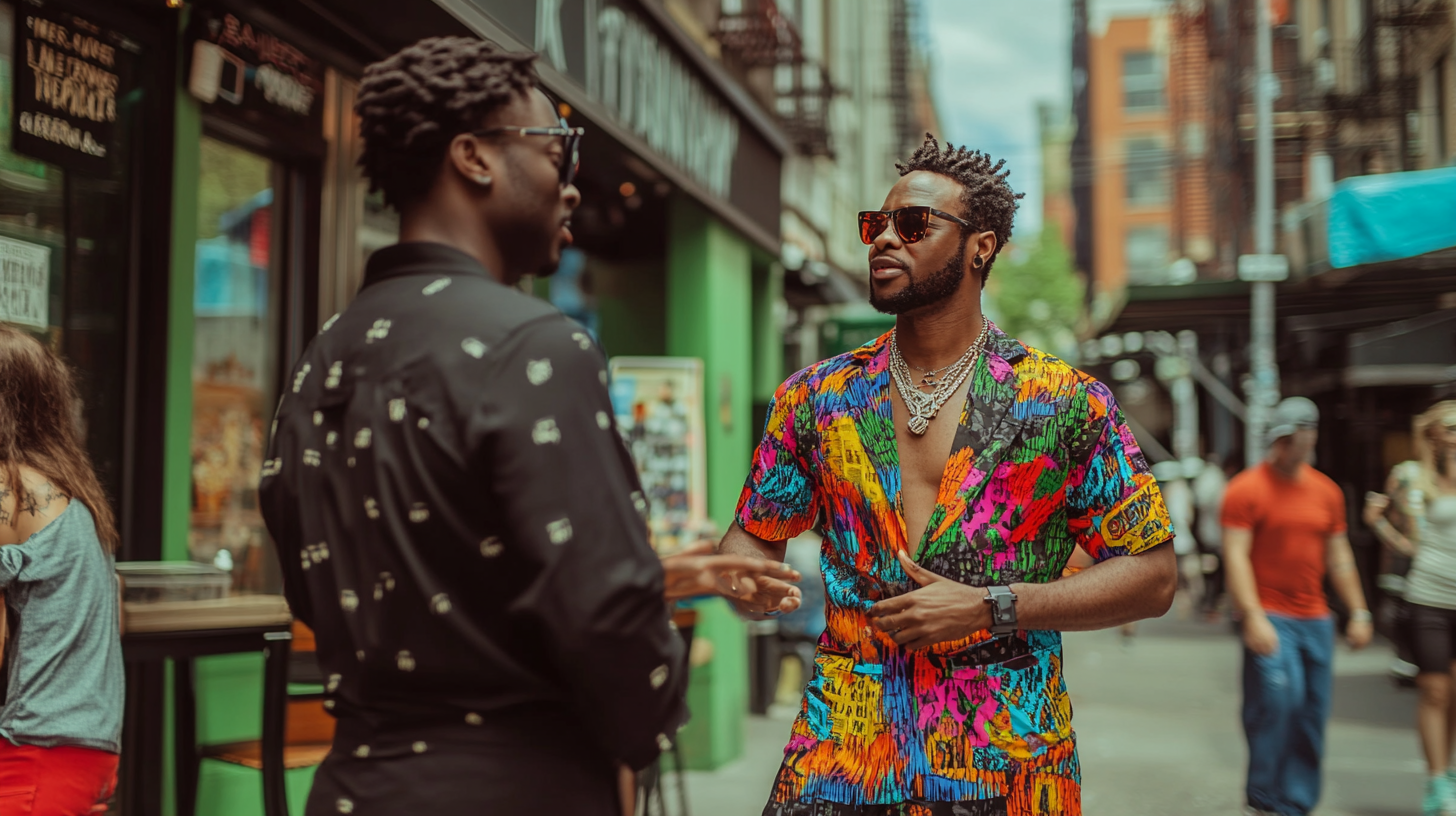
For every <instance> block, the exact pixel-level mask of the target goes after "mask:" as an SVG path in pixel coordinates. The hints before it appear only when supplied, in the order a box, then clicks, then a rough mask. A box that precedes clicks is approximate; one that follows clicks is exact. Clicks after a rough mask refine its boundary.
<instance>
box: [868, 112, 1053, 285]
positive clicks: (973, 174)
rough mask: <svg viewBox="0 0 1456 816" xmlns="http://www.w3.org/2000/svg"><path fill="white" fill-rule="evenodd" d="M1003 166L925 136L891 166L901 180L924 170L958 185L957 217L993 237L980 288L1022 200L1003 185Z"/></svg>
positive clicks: (1007, 238) (975, 152) (1006, 172)
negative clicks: (907, 155)
mask: <svg viewBox="0 0 1456 816" xmlns="http://www.w3.org/2000/svg"><path fill="white" fill-rule="evenodd" d="M1005 166H1006V160H1005V159H1001V160H1000V161H998V162H996V163H995V164H992V163H991V157H990V156H988V155H986V154H985V153H982V152H981V151H979V150H969V149H967V148H965V147H956V146H955V145H953V144H951V143H950V142H946V144H945V147H944V148H941V146H940V142H938V141H936V140H935V137H934V136H932V135H930V134H929V133H927V134H925V142H924V143H923V144H921V145H920V148H919V149H918V150H916V151H915V152H914V153H913V154H912V155H911V156H910V158H909V159H908V160H907V161H905V162H903V163H897V164H896V165H895V168H896V169H897V170H899V171H900V175H902V176H904V175H908V174H910V173H913V172H915V171H916V170H924V171H925V172H927V173H937V174H939V175H942V176H947V177H949V178H952V179H955V180H956V181H958V182H960V184H961V188H962V190H963V191H962V193H961V204H963V205H964V206H965V210H966V211H965V212H964V213H961V217H963V218H965V219H966V220H967V221H970V222H971V223H972V224H974V225H975V228H976V229H978V230H982V231H985V230H990V231H991V232H994V233H996V250H995V251H994V252H992V253H991V257H989V258H987V259H986V265H985V266H983V267H982V268H981V285H982V286H985V285H986V278H988V277H990V275H991V264H993V263H995V261H996V256H997V255H1000V254H1001V248H1002V247H1004V246H1006V243H1007V242H1008V241H1010V240H1011V222H1012V219H1014V218H1015V217H1016V209H1017V207H1018V206H1019V205H1018V204H1017V203H1016V202H1017V201H1019V200H1020V199H1022V198H1025V197H1026V194H1025V193H1018V192H1016V191H1015V190H1012V189H1011V185H1010V184H1008V183H1007V182H1006V177H1007V176H1009V175H1011V171H1010V170H1002V169H1001V168H1003V167H1005Z"/></svg>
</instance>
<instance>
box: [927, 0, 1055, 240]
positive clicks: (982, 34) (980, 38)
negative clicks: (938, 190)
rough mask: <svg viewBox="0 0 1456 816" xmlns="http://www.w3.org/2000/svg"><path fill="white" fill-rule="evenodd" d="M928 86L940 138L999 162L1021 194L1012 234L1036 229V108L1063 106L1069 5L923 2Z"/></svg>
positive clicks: (1050, 1) (1046, 0) (1035, 0)
mask: <svg viewBox="0 0 1456 816" xmlns="http://www.w3.org/2000/svg"><path fill="white" fill-rule="evenodd" d="M924 13H925V14H926V23H927V25H926V28H927V30H928V31H929V35H930V47H931V60H932V62H931V64H932V66H933V68H932V76H931V81H932V87H931V91H932V93H933V94H934V96H935V102H936V108H937V112H938V114H939V116H940V121H941V127H942V128H943V129H944V130H945V134H944V135H945V138H946V139H949V140H950V141H953V142H955V143H956V144H966V145H968V146H970V147H973V148H976V149H979V150H984V151H986V152H987V153H990V154H991V156H992V157H993V158H997V159H1005V160H1006V164H1007V167H1009V168H1010V170H1011V184H1012V186H1013V187H1014V188H1016V190H1017V191H1018V192H1024V193H1026V199H1025V200H1024V201H1022V206H1021V211H1020V213H1019V214H1018V216H1017V227H1018V228H1019V231H1020V233H1021V235H1022V236H1026V235H1028V234H1029V233H1032V232H1036V231H1037V230H1039V229H1040V227H1041V147H1040V137H1039V135H1038V132H1037V118H1036V105H1037V103H1038V102H1041V101H1052V102H1055V103H1057V104H1060V105H1064V106H1066V105H1070V104H1071V101H1070V100H1071V78H1070V77H1071V67H1070V64H1071V32H1072V24H1071V0H1019V1H1018V2H1016V3H1007V2H1000V1H999V0H926V2H925V5H924Z"/></svg>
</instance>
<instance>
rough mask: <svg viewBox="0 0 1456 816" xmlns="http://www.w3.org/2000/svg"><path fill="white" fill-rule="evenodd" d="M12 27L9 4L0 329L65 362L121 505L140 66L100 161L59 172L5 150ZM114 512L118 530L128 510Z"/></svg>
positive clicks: (0, 176) (1, 109) (3, 79)
mask: <svg viewBox="0 0 1456 816" xmlns="http://www.w3.org/2000/svg"><path fill="white" fill-rule="evenodd" d="M18 20H19V15H18V14H17V10H16V7H15V6H14V5H13V4H11V3H6V2H0V261H3V264H4V270H5V271H4V274H5V276H6V278H5V280H4V281H3V282H4V284H5V285H4V286H3V287H0V322H5V323H7V324H10V325H13V326H17V327H19V328H21V329H24V330H27V331H29V332H31V333H33V334H35V335H36V336H37V337H38V338H40V339H41V340H42V341H44V342H45V343H46V344H47V345H49V346H50V348H51V349H53V350H54V351H56V352H59V353H60V354H61V355H62V356H63V357H64V358H65V359H66V361H67V363H69V364H70V366H71V368H72V370H73V371H74V372H75V375H76V380H77V389H78V391H79V395H80V400H81V416H80V421H81V427H82V433H83V436H84V438H85V443H86V448H87V452H88V453H89V454H90V456H91V460H92V462H93V464H94V465H95V468H96V471H97V475H98V476H99V478H100V480H101V484H102V486H103V488H105V490H106V491H107V494H108V495H109V496H110V497H111V499H112V501H113V503H114V504H117V505H122V504H123V500H124V499H125V498H126V492H125V491H126V487H127V485H125V484H124V478H123V475H122V467H123V458H124V448H125V444H124V439H125V435H126V431H125V421H126V420H125V417H126V413H127V412H126V391H127V386H126V380H127V372H128V361H127V322H128V305H127V303H128V299H127V293H128V288H129V284H130V279H131V275H132V274H133V270H134V265H135V264H134V261H133V259H132V249H133V234H132V226H133V224H134V221H133V219H132V217H131V212H132V211H133V209H134V207H133V192H134V191H133V189H132V187H131V184H130V179H131V153H130V151H131V145H132V144H133V143H134V142H135V141H136V135H135V134H136V129H137V128H138V127H139V126H140V121H139V116H138V112H139V110H140V108H141V105H142V99H143V92H142V91H141V90H140V88H141V87H144V75H145V70H146V63H145V62H144V61H141V60H138V61H137V62H136V68H137V72H138V76H137V78H136V81H135V83H134V85H135V88H136V89H134V90H131V91H129V92H128V93H126V94H123V95H120V96H118V98H117V100H116V121H115V122H114V123H113V126H112V127H113V130H114V134H115V139H114V141H113V142H112V143H111V144H110V145H109V147H110V151H109V153H108V160H109V161H108V162H107V163H106V165H104V166H103V167H102V168H99V169H98V168H94V167H93V168H90V172H88V173H84V174H82V173H71V172H67V171H65V170H63V169H62V168H61V167H58V166H56V165H54V164H50V163H47V162H44V161H39V160H37V159H34V158H32V157H30V156H27V155H23V154H21V153H18V152H16V151H15V150H14V148H13V146H12V133H13V130H14V122H15V118H16V115H17V113H16V110H15V108H14V102H15V87H14V86H15V82H16V80H17V66H16V64H15V53H14V49H15V43H16V26H17V25H18ZM128 59H130V57H128ZM23 69H24V66H21V70H23ZM121 509H122V513H121V516H122V518H123V530H125V517H126V511H127V509H128V508H126V507H124V506H123V507H122V508H121ZM129 543H130V542H125V541H124V542H123V546H128V545H129Z"/></svg>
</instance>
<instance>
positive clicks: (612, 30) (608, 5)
mask: <svg viewBox="0 0 1456 816" xmlns="http://www.w3.org/2000/svg"><path fill="white" fill-rule="evenodd" d="M468 2H469V3H470V5H472V6H474V7H476V8H478V9H480V10H481V11H484V12H485V13H487V14H488V15H490V17H492V18H493V19H494V20H495V21H496V22H497V23H499V24H500V26H501V27H503V28H505V29H506V30H507V31H509V32H510V33H511V34H512V35H513V36H515V37H516V38H517V39H518V40H519V41H520V42H521V43H524V44H526V45H528V46H530V47H531V48H533V49H534V50H535V51H536V53H538V54H540V56H541V60H542V62H544V63H546V64H549V65H551V66H552V67H554V68H556V69H557V70H559V71H561V72H562V73H563V74H565V75H566V76H567V77H568V78H570V79H571V81H573V82H575V83H576V84H577V85H579V86H580V87H581V88H582V89H583V90H585V91H586V93H587V95H588V96H590V97H591V98H592V99H594V100H596V101H598V102H600V103H602V105H604V106H605V107H606V109H607V113H608V114H609V115H610V116H611V117H612V119H613V120H615V122H616V124H619V125H622V126H623V127H625V128H626V129H627V130H629V131H630V132H632V133H633V134H635V135H636V136H638V137H640V138H641V139H642V141H643V142H645V143H646V145H647V147H648V148H650V149H651V151H652V152H653V153H654V154H656V157H660V158H661V159H662V160H663V161H664V163H665V164H668V165H671V166H673V167H675V168H676V169H678V170H681V171H682V172H683V173H684V174H685V175H686V176H687V177H688V178H690V179H692V181H693V182H695V183H696V184H697V185H698V186H699V187H700V188H701V189H702V190H703V192H704V193H705V194H706V195H707V196H708V197H711V198H713V199H717V200H719V201H725V202H727V203H729V204H730V205H732V206H733V207H734V208H735V209H737V210H738V211H739V212H740V213H742V214H743V215H744V216H745V217H746V218H747V219H748V220H750V221H753V222H754V223H755V224H757V225H758V226H760V227H761V228H762V229H763V230H764V231H765V233H767V234H770V235H773V236H777V235H778V234H779V209H780V206H781V198H780V195H779V179H780V167H781V164H782V158H781V156H780V155H779V153H778V152H777V149H776V148H775V147H774V146H773V144H772V143H771V142H770V141H769V140H768V139H766V138H765V137H764V136H763V134H761V133H760V132H759V130H758V129H757V128H755V127H754V126H753V125H752V123H750V122H749V121H748V120H746V119H745V118H744V113H743V111H741V110H740V109H739V108H738V107H737V105H736V104H735V103H734V102H733V101H732V100H731V99H730V97H729V94H728V92H727V91H726V90H725V89H724V88H723V87H721V86H720V83H719V82H718V81H717V80H715V79H714V78H713V76H711V75H710V74H709V73H708V72H706V71H705V70H704V69H703V68H702V66H700V65H698V64H696V60H694V59H693V58H692V57H691V56H690V55H689V54H688V53H686V51H685V50H684V47H683V45H682V44H681V43H679V42H678V41H676V38H674V37H673V36H672V35H671V33H670V32H669V31H668V30H666V29H665V28H664V27H663V26H662V24H661V22H660V20H657V19H655V18H656V16H657V15H655V14H654V13H652V12H651V11H650V10H649V9H648V8H647V4H646V3H645V2H644V0H468Z"/></svg>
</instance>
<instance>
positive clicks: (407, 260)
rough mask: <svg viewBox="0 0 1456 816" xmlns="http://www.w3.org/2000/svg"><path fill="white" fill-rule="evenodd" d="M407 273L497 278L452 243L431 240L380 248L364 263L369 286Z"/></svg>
mask: <svg viewBox="0 0 1456 816" xmlns="http://www.w3.org/2000/svg"><path fill="white" fill-rule="evenodd" d="M407 275H479V276H480V277H482V278H486V279H488V280H491V281H495V278H494V277H492V276H491V274H490V272H489V271H488V270H487V269H486V268H485V267H484V266H482V265H481V263H480V261H477V260H476V259H474V258H472V257H471V256H469V255H467V254H465V253H464V252H461V251H460V250H458V249H456V248H455V247H452V246H447V245H445V244H437V243H433V242H429V241H410V242H406V243H400V244H394V245H392V246H387V247H384V248H383V249H379V250H376V251H375V252H374V254H373V255H370V256H369V262H368V263H367V264H365V266H364V285H363V286H362V287H361V288H364V289H367V288H368V287H370V286H373V285H374V284H377V283H383V282H384V281H387V280H391V279H393V278H402V277H405V276H407Z"/></svg>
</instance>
